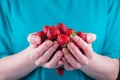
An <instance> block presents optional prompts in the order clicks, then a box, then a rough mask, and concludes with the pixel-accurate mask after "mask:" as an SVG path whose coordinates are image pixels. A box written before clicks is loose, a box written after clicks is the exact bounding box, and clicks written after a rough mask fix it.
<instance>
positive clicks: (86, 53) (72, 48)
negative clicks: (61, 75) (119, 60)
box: [62, 35, 96, 70]
mask: <svg viewBox="0 0 120 80" xmlns="http://www.w3.org/2000/svg"><path fill="white" fill-rule="evenodd" d="M91 38H93V41H95V39H96V36H95V35H94V36H93V37H91ZM72 39H73V41H74V43H73V42H70V43H69V44H68V45H67V47H68V48H63V49H62V51H63V53H64V57H63V58H62V60H63V62H64V67H65V69H67V70H73V69H81V68H82V67H83V66H85V65H87V64H88V63H89V61H90V60H91V59H92V58H93V55H94V54H95V53H94V51H93V48H92V43H87V42H89V41H87V42H85V41H84V40H83V39H82V38H80V37H79V36H77V35H76V36H74V37H73V38H72ZM93 41H92V42H93ZM75 44H77V46H78V47H79V48H80V49H78V47H77V46H76V45H75ZM81 49H82V51H81Z"/></svg>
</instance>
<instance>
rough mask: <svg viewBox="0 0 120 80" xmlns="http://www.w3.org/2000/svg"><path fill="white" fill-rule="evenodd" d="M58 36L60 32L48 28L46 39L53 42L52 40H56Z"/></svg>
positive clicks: (51, 27) (52, 27) (54, 28)
mask: <svg viewBox="0 0 120 80" xmlns="http://www.w3.org/2000/svg"><path fill="white" fill-rule="evenodd" d="M58 34H60V31H59V30H58V29H57V28H56V27H54V26H50V27H49V28H48V31H47V37H48V39H50V40H54V39H56V38H57V35H58Z"/></svg>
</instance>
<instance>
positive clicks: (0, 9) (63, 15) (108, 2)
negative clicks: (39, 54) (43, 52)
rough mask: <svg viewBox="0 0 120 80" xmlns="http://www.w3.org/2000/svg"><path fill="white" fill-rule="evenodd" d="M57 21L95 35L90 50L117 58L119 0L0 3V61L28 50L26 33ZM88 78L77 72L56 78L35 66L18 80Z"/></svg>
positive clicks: (52, 72)
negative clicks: (95, 38) (95, 37)
mask: <svg viewBox="0 0 120 80" xmlns="http://www.w3.org/2000/svg"><path fill="white" fill-rule="evenodd" d="M59 22H62V23H64V24H65V25H67V26H68V27H69V28H73V29H74V30H76V31H83V32H88V33H89V32H91V33H95V34H96V35H97V40H96V41H95V42H94V43H93V49H94V51H95V52H96V53H98V54H100V55H105V56H109V57H111V58H120V33H119V32H120V0H0V58H3V57H5V56H9V55H13V54H15V53H17V52H20V51H22V50H24V49H25V48H26V47H28V46H29V43H28V42H27V36H28V34H30V33H33V32H37V31H40V30H42V29H43V26H44V25H56V24H57V23H59ZM91 79H92V78H90V77H89V76H87V75H86V74H85V73H83V72H82V71H81V70H73V71H66V70H65V73H64V75H63V76H58V75H57V74H56V71H55V69H46V68H42V67H38V68H37V69H35V70H34V71H32V72H31V73H30V74H28V75H27V76H25V77H24V78H22V79H21V80H91Z"/></svg>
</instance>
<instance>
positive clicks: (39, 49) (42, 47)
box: [31, 40, 53, 60]
mask: <svg viewBox="0 0 120 80" xmlns="http://www.w3.org/2000/svg"><path fill="white" fill-rule="evenodd" d="M52 45H53V42H52V41H50V40H46V41H45V42H43V43H42V44H41V45H40V46H39V47H37V48H36V49H35V50H34V52H33V53H31V58H32V59H33V60H37V59H38V58H39V57H40V56H42V55H43V53H44V52H45V51H46V50H47V49H48V48H50V47H51V46H52Z"/></svg>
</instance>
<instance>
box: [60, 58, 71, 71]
mask: <svg viewBox="0 0 120 80" xmlns="http://www.w3.org/2000/svg"><path fill="white" fill-rule="evenodd" d="M62 60H63V62H64V68H65V69H66V70H73V67H72V66H71V65H70V64H69V63H68V62H67V60H66V59H65V58H64V57H63V58H62Z"/></svg>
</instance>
